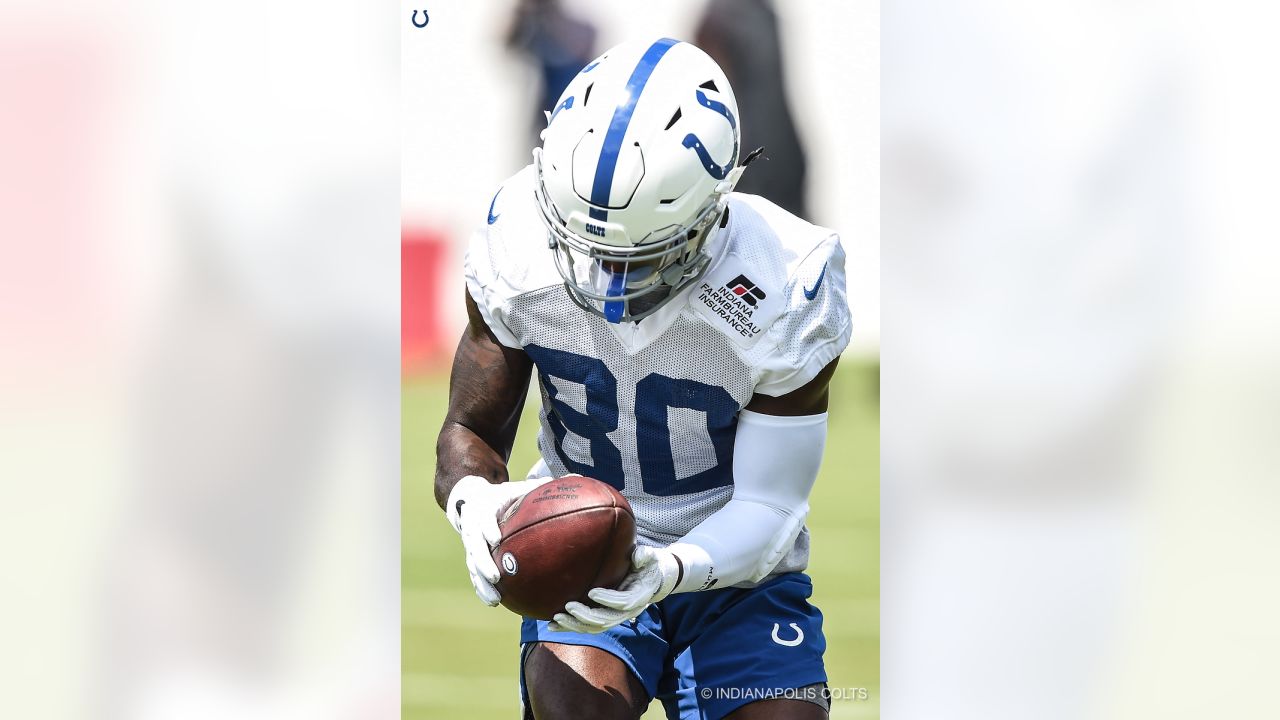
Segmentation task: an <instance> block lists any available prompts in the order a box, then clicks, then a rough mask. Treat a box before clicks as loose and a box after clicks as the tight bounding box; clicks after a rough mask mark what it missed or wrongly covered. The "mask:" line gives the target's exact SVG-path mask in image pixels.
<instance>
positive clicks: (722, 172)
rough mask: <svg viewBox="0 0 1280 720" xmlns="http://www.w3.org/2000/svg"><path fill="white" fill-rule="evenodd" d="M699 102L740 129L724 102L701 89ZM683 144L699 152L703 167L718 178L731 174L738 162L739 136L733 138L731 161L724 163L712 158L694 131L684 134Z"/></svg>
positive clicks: (733, 127)
mask: <svg viewBox="0 0 1280 720" xmlns="http://www.w3.org/2000/svg"><path fill="white" fill-rule="evenodd" d="M698 104H699V105H701V106H702V107H704V108H707V109H708V110H714V111H716V112H718V113H720V114H721V115H723V116H724V119H725V120H728V121H729V127H730V128H732V129H734V130H737V129H738V121H737V119H736V118H734V117H733V113H731V112H729V108H728V107H726V106H725V104H724V103H722V102H717V101H715V100H712V99H711V98H709V97H707V95H706V93H704V92H702V91H701V90H699V91H698ZM683 145H684V146H685V147H687V148H691V149H692V150H693V151H694V152H696V153H698V159H699V160H701V161H702V167H704V168H706V171H707V172H708V173H710V174H711V177H713V178H715V179H717V180H723V179H724V178H725V176H726V175H728V174H729V171H730V170H732V169H733V166H734V165H736V164H737V162H738V138H737V136H735V137H734V138H733V154H732V155H730V156H729V162H727V163H725V164H724V165H718V164H716V161H715V160H712V159H711V153H710V152H707V147H706V145H704V144H703V143H702V140H700V139H698V136H697V135H694V134H693V133H689V134H688V135H685V136H684V142H683Z"/></svg>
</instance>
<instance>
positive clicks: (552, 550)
mask: <svg viewBox="0 0 1280 720" xmlns="http://www.w3.org/2000/svg"><path fill="white" fill-rule="evenodd" d="M498 527H499V528H500V529H501V530H502V540H501V541H500V542H499V543H498V546H497V547H496V548H495V549H494V551H493V561H494V562H495V563H497V565H498V572H499V575H500V579H499V580H498V584H497V587H498V591H499V592H500V593H502V605H503V607H506V608H507V609H508V610H511V611H512V612H514V613H517V614H519V615H523V616H524V617H528V618H536V619H539V620H550V619H551V618H552V616H553V615H555V614H556V613H558V612H562V611H563V610H564V605H565V603H567V602H569V601H570V600H577V601H579V602H582V603H586V604H592V603H591V602H590V600H588V599H587V592H588V591H589V590H591V589H592V588H596V587H607V588H612V587H615V586H617V584H618V583H620V582H622V579H623V578H625V577H626V575H627V572H628V571H629V570H630V568H631V550H632V548H633V547H635V542H636V521H635V516H634V515H632V513H631V505H630V504H629V503H628V502H627V499H626V498H624V497H623V496H622V494H621V493H619V492H618V491H617V490H615V489H614V488H613V487H612V486H610V485H608V484H606V483H603V482H600V481H599V480H595V479H592V478H589V477H583V476H581V475H566V476H565V477H562V478H559V479H556V480H552V481H551V482H548V483H546V484H545V485H543V486H542V487H539V488H538V489H536V490H534V491H533V492H531V493H529V494H528V495H525V496H524V497H523V498H521V499H520V501H519V502H517V503H516V504H514V505H512V506H511V508H510V509H509V510H508V511H507V513H506V514H505V515H504V516H503V517H502V518H501V519H500V520H499V523H498Z"/></svg>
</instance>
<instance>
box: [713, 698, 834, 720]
mask: <svg viewBox="0 0 1280 720" xmlns="http://www.w3.org/2000/svg"><path fill="white" fill-rule="evenodd" d="M724 720H827V711H826V710H824V709H823V708H822V707H820V706H818V705H815V704H814V703H811V702H808V701H805V700H787V699H782V698H778V699H775V700H757V701H756V702H753V703H750V704H747V705H743V706H742V707H740V708H738V709H737V710H734V711H733V712H731V713H729V714H728V715H725V716H724Z"/></svg>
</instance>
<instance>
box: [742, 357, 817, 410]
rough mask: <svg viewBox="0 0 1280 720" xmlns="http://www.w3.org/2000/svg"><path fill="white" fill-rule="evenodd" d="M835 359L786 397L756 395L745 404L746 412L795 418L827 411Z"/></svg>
mask: <svg viewBox="0 0 1280 720" xmlns="http://www.w3.org/2000/svg"><path fill="white" fill-rule="evenodd" d="M839 362H840V358H839V357H837V358H836V359H835V360H832V361H831V362H830V363H829V364H828V365H827V366H826V367H824V368H822V370H820V371H819V372H818V374H817V375H816V376H815V377H814V378H813V379H812V380H810V381H809V382H808V383H806V384H805V385H802V386H801V387H800V388H798V389H796V390H793V391H791V392H789V393H787V394H786V395H779V396H778V397H771V396H769V395H761V394H758V393H757V394H756V395H754V396H752V398H751V402H749V403H747V407H746V409H747V410H750V411H751V412H757V413H760V414H761V415H780V416H784V417H795V416H802V415H818V414H820V413H824V412H826V411H827V398H828V397H830V392H829V389H830V385H831V376H832V375H835V373H836V365H837V364H838V363H839Z"/></svg>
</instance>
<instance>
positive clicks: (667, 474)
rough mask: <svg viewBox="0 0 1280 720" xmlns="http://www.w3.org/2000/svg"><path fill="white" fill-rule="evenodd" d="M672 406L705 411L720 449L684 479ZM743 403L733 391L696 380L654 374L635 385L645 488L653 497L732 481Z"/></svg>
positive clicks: (638, 449)
mask: <svg viewBox="0 0 1280 720" xmlns="http://www.w3.org/2000/svg"><path fill="white" fill-rule="evenodd" d="M671 408H689V409H690V410H701V411H703V412H705V413H706V415H707V430H708V431H709V432H710V434H711V446H712V447H713V448H715V453H716V464H715V466H714V467H711V468H708V469H707V470H704V471H702V472H700V473H697V474H695V475H691V476H689V477H687V478H684V479H683V480H680V479H678V478H677V477H676V467H675V459H674V458H673V457H672V454H671V423H670V422H669V413H670V409H671ZM737 416H738V403H737V402H735V401H734V399H733V396H732V395H730V394H729V391H728V390H725V389H724V388H722V387H716V386H715V385H706V384H704V383H700V382H697V381H696V380H677V379H675V378H669V377H666V376H665V375H659V374H657V373H651V374H649V375H648V376H646V377H645V378H644V379H643V380H641V381H640V382H639V383H637V384H636V434H637V436H638V437H636V453H637V455H639V460H640V477H641V479H642V480H643V481H644V491H645V492H647V493H649V494H650V495H685V494H687V493H695V492H702V491H703V490H710V489H711V488H718V487H724V486H725V485H732V484H733V472H732V468H733V431H734V428H735V427H736V426H737Z"/></svg>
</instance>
